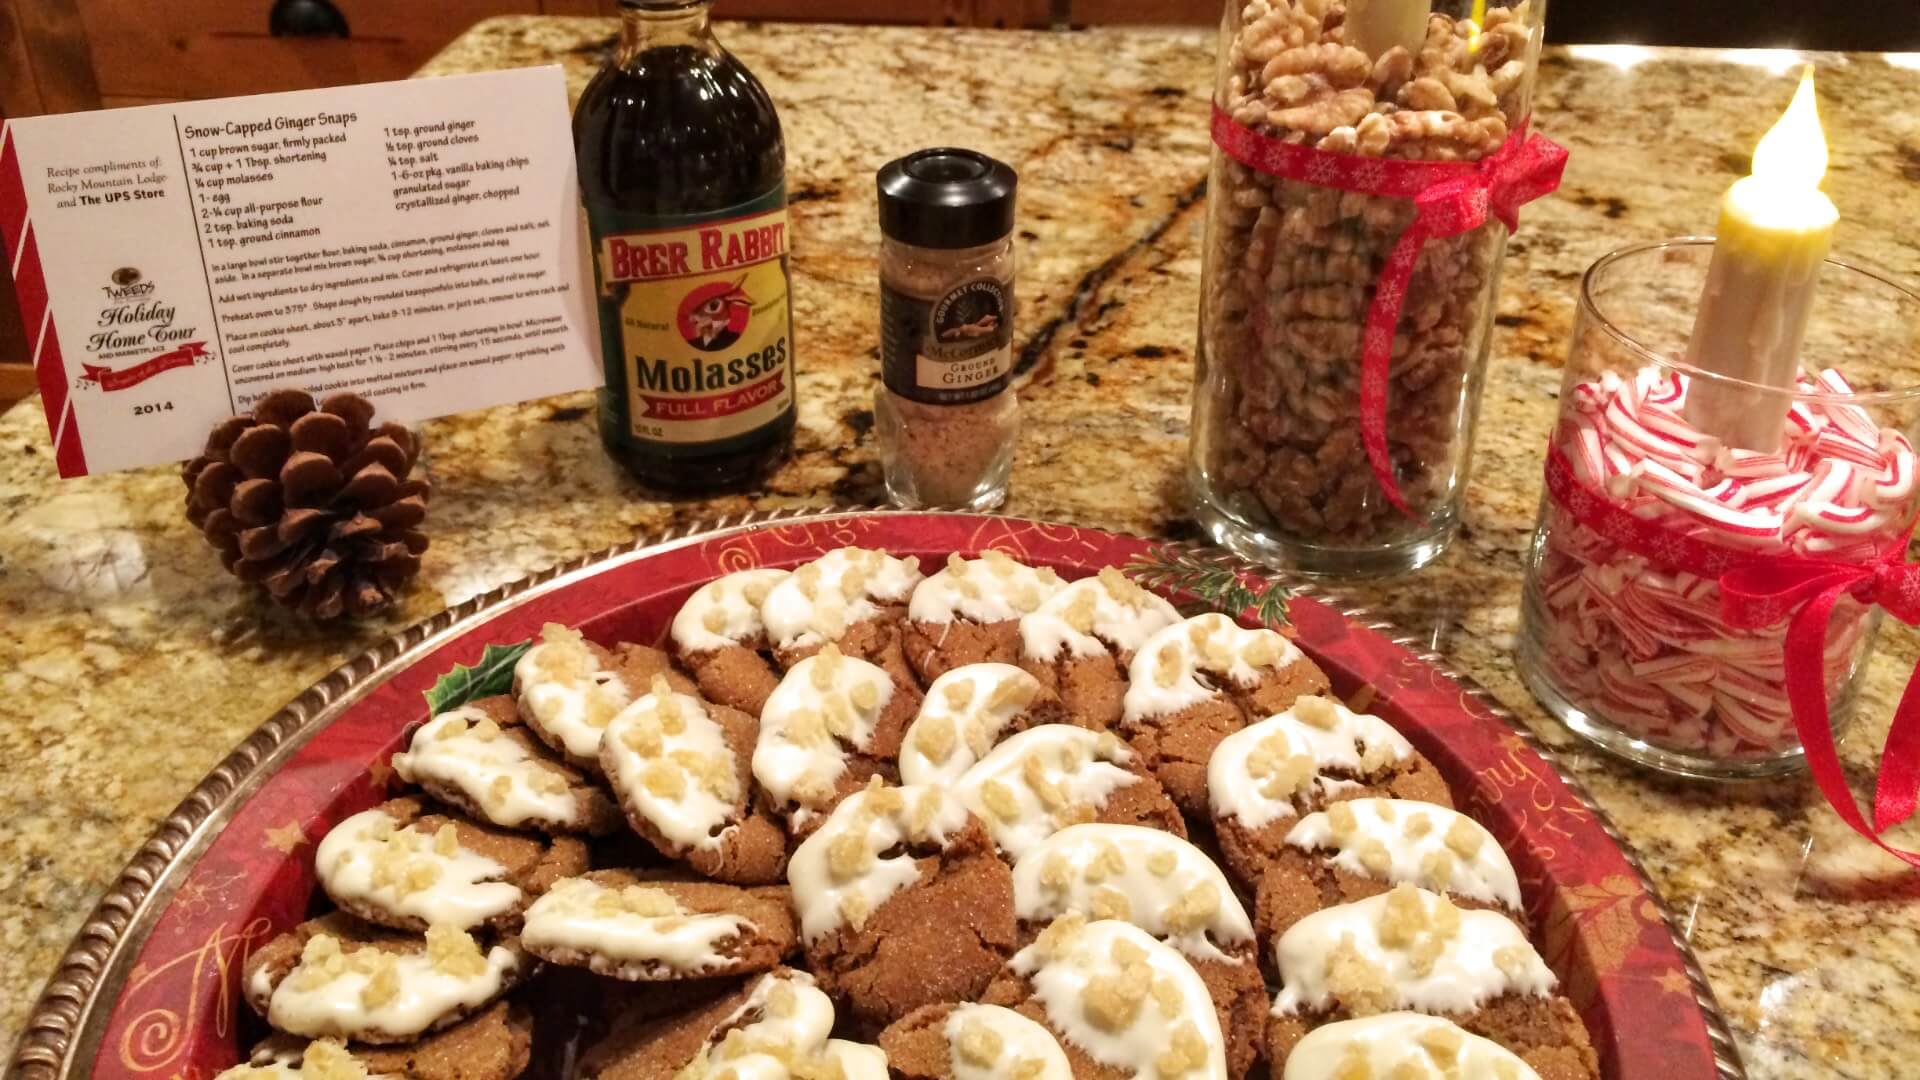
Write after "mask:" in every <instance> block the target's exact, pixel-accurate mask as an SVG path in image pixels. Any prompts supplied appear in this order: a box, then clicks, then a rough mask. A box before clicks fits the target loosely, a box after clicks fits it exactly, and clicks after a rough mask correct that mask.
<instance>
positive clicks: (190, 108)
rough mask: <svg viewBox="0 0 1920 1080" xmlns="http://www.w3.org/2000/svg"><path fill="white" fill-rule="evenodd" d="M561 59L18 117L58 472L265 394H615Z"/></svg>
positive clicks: (496, 400) (19, 243) (3, 166)
mask: <svg viewBox="0 0 1920 1080" xmlns="http://www.w3.org/2000/svg"><path fill="white" fill-rule="evenodd" d="M578 206H579V192H578V188H577V186H576V183H575V176H574V158H573V139H572V134H571V125H570V122H569V118H568V111H567V95H566V87H565V82H564V80H563V77H562V75H561V71H560V69H559V68H558V67H544V68H527V69H520V70H515V71H503V72H493V73H488V74H483V75H467V76H456V77H450V78H442V79H419V80H407V81H403V82H393V83H381V84H373V85H367V86H349V87H339V88H335V89H326V90H305V91H298V92H294V93H285V94H264V95H260V96H256V97H244V98H229V99H226V100H220V101H197V102H183V103H180V104H177V105H147V106H141V107H138V108H131V109H116V110H110V111H102V112H92V113H75V114H69V115H64V116H46V117H32V118H27V119H21V120H14V121H10V122H8V123H7V125H6V126H5V128H4V130H0V235H3V236H4V237H5V240H6V254H7V256H8V258H9V260H10V261H11V264H12V267H13V277H14V284H15V288H16V290H17V292H18V293H19V296H20V302H21V303H20V306H21V313H22V315H23V316H24V321H25V323H26V326H27V341H28V346H29V348H30V349H31V351H32V359H33V362H34V366H35V372H36V374H37V376H38V379H39V384H40V388H41V391H42V395H43V397H44V400H45V405H46V410H47V422H48V424H49V425H50V426H51V427H52V429H53V433H54V445H55V456H56V458H57V460H58V464H59V468H60V475H62V476H83V475H87V474H90V473H101V472H110V471H112V470H115V469H125V468H132V467H135V466H140V465H153V464H158V463H161V462H170V461H178V460H181V459H183V458H188V457H192V456H194V455H195V454H198V453H199V452H200V450H201V449H202V447H203V445H204V443H205V440H206V437H207V432H208V431H209V429H211V428H212V427H213V425H214V424H215V423H217V422H218V421H219V420H220V419H222V418H223V417H226V416H230V415H232V414H234V413H238V412H245V411H247V410H248V409H249V408H250V407H251V406H252V404H253V403H254V402H255V401H256V400H257V399H259V398H260V397H261V396H263V395H265V394H266V393H268V392H269V391H273V390H279V389H283V388H287V387H299V388H301V389H305V390H308V391H310V392H312V393H313V394H315V395H316V396H324V395H326V394H329V393H335V392H339V391H349V390H350V391H354V392H356V393H359V394H362V395H365V396H366V397H367V398H368V399H370V400H371V401H372V402H373V403H374V405H375V406H376V407H377V408H378V409H379V414H380V416H381V417H382V418H383V419H387V420H399V421H402V422H412V421H418V420H425V419H428V418H430V417H435V416H441V415H445V414H447V413H456V412H463V411H466V410H468V409H478V408H483V407H486V406H490V405H499V404H503V403H506V402H512V401H524V400H527V399H530V398H536V397H545V396H547V395H550V394H558V393H563V392H566V391H570V390H579V389H583V388H586V387H592V386H598V385H599V384H600V383H601V381H602V378H603V375H602V370H601V367H600V363H599V357H598V347H597V344H596V342H597V336H596V335H597V333H598V331H597V329H596V323H595V322H594V320H593V317H592V313H591V309H590V304H591V299H592V298H591V297H590V296H589V295H588V293H589V289H590V286H586V285H583V284H582V270H583V266H584V263H583V257H582V254H581V250H580V242H581V241H580V232H579V225H578V221H579V218H578Z"/></svg>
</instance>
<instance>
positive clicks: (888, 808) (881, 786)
mask: <svg viewBox="0 0 1920 1080" xmlns="http://www.w3.org/2000/svg"><path fill="white" fill-rule="evenodd" d="M867 792H868V795H867V808H868V809H870V810H872V811H873V812H874V813H876V814H898V813H900V812H901V811H902V810H905V809H906V808H907V797H906V796H905V795H902V794H901V793H900V789H899V788H896V787H888V786H887V782H886V781H885V780H882V779H881V778H880V777H878V776H874V777H869V778H868V780H867Z"/></svg>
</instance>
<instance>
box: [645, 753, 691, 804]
mask: <svg viewBox="0 0 1920 1080" xmlns="http://www.w3.org/2000/svg"><path fill="white" fill-rule="evenodd" d="M640 785H641V786H642V787H644V788H646V789H647V792H648V794H650V795H653V796H655V797H656V798H661V799H680V798H684V797H685V796H686V794H687V777H686V774H685V773H683V772H681V771H680V769H679V768H678V767H677V766H675V765H673V764H671V763H669V762H665V761H653V762H649V763H648V764H647V767H646V768H645V769H644V770H642V771H641V773H640Z"/></svg>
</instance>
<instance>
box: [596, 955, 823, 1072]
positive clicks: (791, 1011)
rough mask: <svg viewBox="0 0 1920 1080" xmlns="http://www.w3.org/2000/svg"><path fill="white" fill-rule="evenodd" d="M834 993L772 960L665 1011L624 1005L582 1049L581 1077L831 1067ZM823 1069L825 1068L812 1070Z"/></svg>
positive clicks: (812, 1069)
mask: <svg viewBox="0 0 1920 1080" xmlns="http://www.w3.org/2000/svg"><path fill="white" fill-rule="evenodd" d="M833 1026H834V1008H833V1000H832V999H831V998H829V997H828V996H827V995H826V994H824V993H822V992H821V990H820V989H819V987H818V986H817V985H815V982H814V979H813V977H812V976H811V975H808V974H807V973H806V972H804V971H796V970H794V969H792V968H777V969H775V970H773V971H770V972H768V973H766V974H764V975H761V976H759V977H757V978H754V979H752V980H750V981H749V982H748V983H746V984H745V985H742V986H735V987H732V988H731V989H729V990H727V991H725V992H722V993H720V994H719V995H717V996H714V995H711V994H709V995H708V996H707V997H706V998H705V999H704V1000H703V999H702V998H701V997H700V996H699V995H698V993H697V992H695V993H693V994H691V995H690V997H689V1001H688V1002H687V1003H686V1004H685V1005H683V1006H682V1007H681V1008H678V1009H673V1010H670V1011H666V1012H658V1011H645V1012H642V1011H639V1010H629V1011H628V1012H626V1013H624V1014H622V1015H620V1016H616V1017H615V1019H614V1022H613V1023H612V1024H611V1026H610V1028H609V1031H608V1034H607V1035H606V1037H605V1038H603V1039H601V1040H600V1041H599V1042H597V1043H595V1044H594V1045H592V1046H590V1047H588V1048H587V1050H586V1052H585V1053H584V1054H582V1055H581V1058H580V1064H579V1069H578V1071H577V1075H578V1076H580V1077H581V1078H582V1080H676V1078H677V1080H707V1078H710V1077H711V1078H718V1077H721V1076H725V1075H732V1076H733V1077H735V1078H737V1080H787V1078H788V1077H803V1078H806V1080H812V1078H813V1077H816V1076H820V1077H824V1076H826V1075H828V1072H827V1071H826V1069H825V1066H826V1065H827V1063H828V1061H829V1060H830V1059H829V1053H830V1051H829V1044H830V1043H832V1042H835V1041H837V1040H833V1039H830V1038H829V1036H830V1034H831V1033H832V1031H833ZM816 1069H820V1070H822V1071H819V1072H815V1071H814V1070H816Z"/></svg>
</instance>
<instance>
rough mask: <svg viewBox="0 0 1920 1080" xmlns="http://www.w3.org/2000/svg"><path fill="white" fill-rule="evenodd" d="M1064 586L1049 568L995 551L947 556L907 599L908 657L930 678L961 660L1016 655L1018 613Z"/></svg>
mask: <svg viewBox="0 0 1920 1080" xmlns="http://www.w3.org/2000/svg"><path fill="white" fill-rule="evenodd" d="M1065 585H1066V583H1065V582H1063V581H1061V580H1060V575H1059V574H1056V573H1054V572H1053V570H1052V568H1050V567H1042V568H1040V569H1035V568H1033V567H1031V566H1028V565H1026V564H1025V563H1020V562H1015V561H1014V560H1013V559H1010V558H1008V557H1007V556H1005V555H1003V554H1001V553H1000V552H998V551H988V552H986V553H985V554H983V555H982V556H981V557H980V558H978V559H963V558H961V557H960V556H959V555H958V554H952V555H948V556H947V564H946V566H945V567H944V568H942V569H941V570H940V571H939V572H938V573H935V574H933V575H932V576H930V577H928V578H927V579H926V580H925V581H922V582H921V583H920V584H919V585H918V586H916V587H915V588H914V590H913V598H912V599H911V600H910V601H908V603H907V622H906V626H905V627H904V628H903V630H902V635H901V641H902V645H903V647H904V648H905V649H906V653H907V662H908V663H910V664H912V665H913V670H914V671H916V672H918V673H919V674H920V678H921V679H922V680H925V681H927V682H932V681H933V680H935V679H938V678H939V677H940V676H942V675H944V674H946V673H947V672H949V671H952V670H953V669H954V668H957V667H959V666H961V665H963V664H989V663H991V664H1011V663H1014V662H1016V661H1018V660H1019V659H1020V618H1021V616H1023V615H1028V614H1031V613H1033V612H1034V611H1036V610H1038V609H1039V607H1040V605H1041V604H1043V603H1045V602H1046V600H1047V598H1048V597H1050V596H1052V595H1053V594H1054V593H1056V592H1059V591H1060V590H1061V589H1062V588H1064V587H1065Z"/></svg>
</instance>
